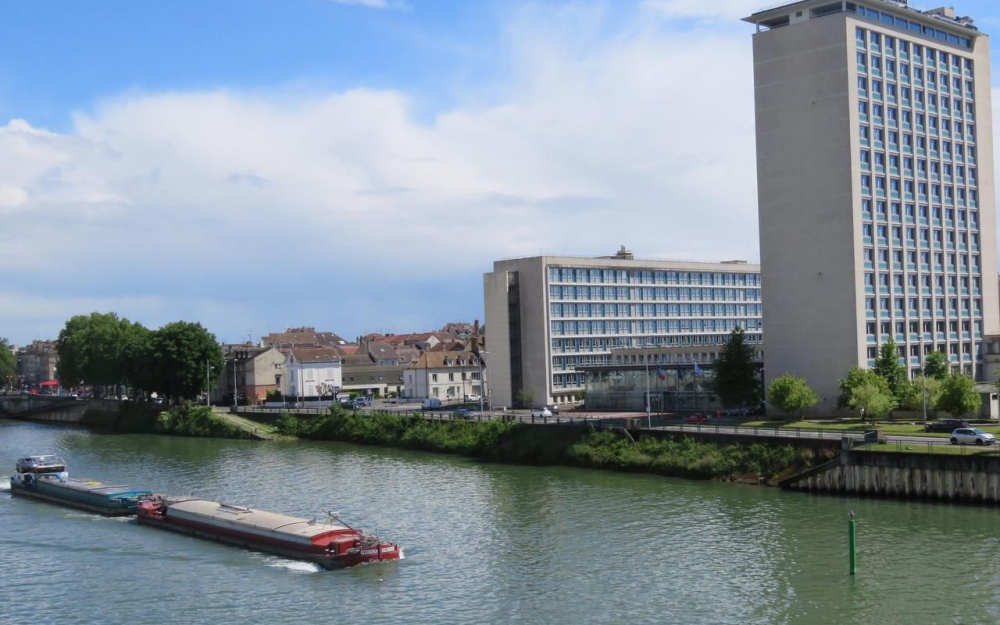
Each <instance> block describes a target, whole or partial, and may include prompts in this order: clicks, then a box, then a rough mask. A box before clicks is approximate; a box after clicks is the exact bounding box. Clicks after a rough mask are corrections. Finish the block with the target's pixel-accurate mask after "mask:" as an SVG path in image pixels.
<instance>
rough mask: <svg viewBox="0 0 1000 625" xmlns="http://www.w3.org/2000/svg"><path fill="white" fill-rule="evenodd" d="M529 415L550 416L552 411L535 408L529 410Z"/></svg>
mask: <svg viewBox="0 0 1000 625" xmlns="http://www.w3.org/2000/svg"><path fill="white" fill-rule="evenodd" d="M531 416H533V417H551V416H552V411H551V410H549V409H548V408H535V409H534V410H532V411H531Z"/></svg>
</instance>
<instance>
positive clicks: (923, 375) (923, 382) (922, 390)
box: [920, 365, 927, 431]
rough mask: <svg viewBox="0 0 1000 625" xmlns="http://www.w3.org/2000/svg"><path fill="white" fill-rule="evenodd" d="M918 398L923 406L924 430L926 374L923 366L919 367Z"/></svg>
mask: <svg viewBox="0 0 1000 625" xmlns="http://www.w3.org/2000/svg"><path fill="white" fill-rule="evenodd" d="M920 398H921V400H922V403H923V407H924V430H925V431H926V430H927V374H926V373H925V372H924V367H923V365H921V367H920Z"/></svg>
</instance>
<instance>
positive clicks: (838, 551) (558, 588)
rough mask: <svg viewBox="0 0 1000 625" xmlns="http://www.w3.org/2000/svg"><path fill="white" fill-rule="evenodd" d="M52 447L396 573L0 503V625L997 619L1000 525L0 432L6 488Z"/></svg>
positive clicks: (776, 495) (491, 471)
mask: <svg viewBox="0 0 1000 625" xmlns="http://www.w3.org/2000/svg"><path fill="white" fill-rule="evenodd" d="M49 452H54V453H58V454H60V455H61V456H63V458H64V459H65V460H66V461H67V463H68V467H69V472H70V474H71V475H75V476H78V477H90V478H96V479H100V480H102V481H104V482H107V483H118V484H130V485H132V486H136V487H145V488H150V489H152V490H153V491H155V492H161V493H168V494H194V495H198V496H203V497H206V498H209V499H214V500H219V501H223V502H226V503H232V504H241V505H250V506H253V507H257V508H263V509H266V510H274V511H280V512H286V513H289V514H296V515H300V516H305V517H310V518H311V517H313V516H317V515H318V516H320V517H322V516H323V514H324V511H325V510H335V511H339V512H340V513H341V517H342V518H343V519H344V520H345V521H347V522H348V523H351V524H352V525H355V526H357V527H361V528H363V529H366V530H378V532H379V533H380V535H382V536H383V537H384V538H387V539H390V540H394V541H397V542H399V543H400V544H402V545H403V546H404V548H405V553H406V559H405V560H403V561H400V562H391V563H383V564H376V565H367V566H362V567H355V568H352V569H347V570H344V571H333V572H331V571H320V570H318V569H317V568H316V567H315V566H314V565H311V564H307V563H301V562H293V561H288V560H283V559H281V558H277V557H273V556H269V555H265V554H258V553H252V552H248V551H244V550H241V549H237V548H234V547H229V546H225V545H219V544H215V543H212V542H208V541H203V540H198V539H195V538H190V537H186V536H180V535H176V534H172V533H169V532H162V531H158V530H155V529H151V528H147V527H140V526H138V525H137V524H136V523H135V521H134V519H133V520H121V519H108V518H104V517H100V516H96V515H92V514H88V513H84V512H76V511H73V510H71V509H67V508H62V507H59V506H55V505H51V504H45V503H39V502H35V501H32V500H26V499H24V498H21V497H12V496H11V495H10V494H9V492H8V491H0V623H2V624H3V625H7V624H11V625H13V624H21V623H44V624H67V623H109V624H114V623H128V624H130V625H137V624H139V623H145V622H150V623H169V624H171V625H174V624H186V623H309V624H313V623H338V624H353V623H366V624H377V623H395V624H407V623H434V624H438V623H440V624H447V623H489V624H493V623H496V624H507V623H527V624H532V623H539V624H549V623H552V624H563V623H565V624H577V623H581V624H583V623H622V624H626V623H627V624H637V623H711V624H717V623H880V624H881V623H906V624H910V623H997V622H1000V557H998V549H1000V540H998V536H1000V511H998V510H997V509H995V508H977V507H971V506H956V505H946V504H933V503H921V502H895V501H879V500H871V499H854V498H838V497H828V496H813V495H806V494H800V493H786V492H781V491H779V490H777V489H773V488H766V487H758V486H739V485H731V484H716V483H709V482H695V481H685V480H674V479H665V478H660V477H651V476H640V475H624V474H615V473H608V472H599V471H586V470H580V469H568V468H536V467H521V466H504V465H494V464H482V463H478V462H475V461H470V460H466V459H462V458H454V457H448V456H440V455H433V454H421V453H412V452H403V451H397V450H390V449H381V448H369V447H359V446H353V445H343V444H322V443H304V442H282V443H275V442H243V441H221V440H206V439H187V438H174V437H165V436H137V435H113V434H103V433H98V432H94V431H89V430H86V429H81V428H73V427H64V426H49V425H42V424H33V423H23V422H17V421H4V420H0V463H3V464H2V465H0V466H3V467H4V468H3V469H0V473H2V474H4V475H7V474H9V473H10V472H11V471H12V470H13V466H14V461H15V459H16V458H17V457H18V456H20V455H24V454H30V453H49ZM4 482H5V484H6V480H4ZM4 488H6V485H5V486H4ZM850 510H854V511H855V512H856V513H857V517H858V543H859V570H858V575H857V576H856V577H853V578H852V577H851V576H849V575H848V552H847V518H848V513H849V511H850Z"/></svg>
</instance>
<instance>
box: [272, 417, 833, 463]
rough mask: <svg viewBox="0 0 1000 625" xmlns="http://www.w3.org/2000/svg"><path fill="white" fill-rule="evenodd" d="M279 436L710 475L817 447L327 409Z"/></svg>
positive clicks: (789, 458)
mask: <svg viewBox="0 0 1000 625" xmlns="http://www.w3.org/2000/svg"><path fill="white" fill-rule="evenodd" d="M279 430H280V431H281V432H282V433H283V434H289V435H297V436H300V437H302V438H308V439H314V440H337V441H345V442H353V443H363V444H368V445H383V446H389V447H400V448H403V449H416V450H423V451H433V452H441V453H450V454H458V455H463V456H469V457H472V458H480V459H484V460H491V461H497V462H511V463H518V464H540V465H552V464H562V465H568V466H577V467H587V468H595V469H610V470H614V471H631V472H642V473H656V474H660V475H668V476H678V477H690V478H699V479H711V478H719V477H729V476H732V475H738V474H742V473H751V472H752V473H758V474H761V475H764V476H771V475H774V474H775V473H777V472H779V471H781V470H782V469H784V468H786V467H788V466H790V465H792V464H795V463H796V462H800V463H804V464H805V463H806V462H805V456H808V457H809V462H811V461H812V458H813V455H814V453H815V452H813V451H811V450H809V452H808V454H807V453H806V452H799V451H798V450H796V449H795V448H794V447H790V446H785V447H770V446H767V445H763V444H754V445H749V446H747V445H735V444H730V445H721V444H717V443H708V442H702V441H696V440H694V439H691V438H682V439H679V440H673V439H658V438H653V437H648V436H644V437H641V438H640V439H639V440H638V441H636V442H635V443H633V442H632V440H631V439H629V438H628V437H626V436H625V435H623V434H622V433H620V432H616V431H611V430H594V429H593V428H590V427H557V428H556V427H554V428H545V427H535V426H530V425H524V424H521V423H515V422H504V421H497V420H493V421H485V422H477V421H426V420H424V419H423V418H421V417H419V416H409V417H408V416H399V415H393V414H386V413H376V414H372V415H370V416H362V415H360V414H355V413H353V412H347V411H344V410H341V409H339V408H332V409H331V410H330V412H329V413H328V414H327V415H324V416H322V417H320V418H318V419H310V418H308V417H294V416H291V415H285V416H283V417H282V419H281V421H280V422H279Z"/></svg>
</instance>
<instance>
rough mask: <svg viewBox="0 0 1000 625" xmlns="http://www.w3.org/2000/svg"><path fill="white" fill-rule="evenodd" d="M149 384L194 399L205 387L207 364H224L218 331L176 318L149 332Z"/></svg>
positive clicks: (170, 394) (214, 366) (174, 395)
mask: <svg viewBox="0 0 1000 625" xmlns="http://www.w3.org/2000/svg"><path fill="white" fill-rule="evenodd" d="M146 362H147V363H148V364H147V366H148V369H149V371H150V376H149V378H150V379H149V384H150V386H149V388H147V389H146V390H150V391H156V392H157V393H159V394H160V395H165V396H167V397H170V398H172V399H194V398H195V397H197V396H198V393H200V392H201V391H202V390H204V388H205V370H206V369H205V367H206V365H208V366H209V367H211V369H212V370H214V371H219V370H221V369H222V367H223V366H224V364H225V361H224V358H223V356H222V349H221V348H220V347H219V344H218V343H217V342H216V340H215V335H213V334H212V333H210V332H209V331H208V330H206V329H205V328H204V327H202V325H201V324H200V323H189V322H186V321H175V322H174V323H168V324H167V325H165V326H163V327H162V328H160V329H159V330H155V331H154V332H152V333H151V334H150V336H149V343H148V349H147V353H146Z"/></svg>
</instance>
